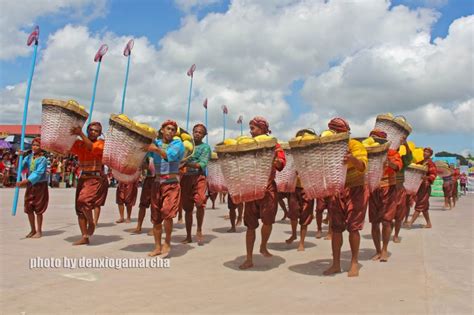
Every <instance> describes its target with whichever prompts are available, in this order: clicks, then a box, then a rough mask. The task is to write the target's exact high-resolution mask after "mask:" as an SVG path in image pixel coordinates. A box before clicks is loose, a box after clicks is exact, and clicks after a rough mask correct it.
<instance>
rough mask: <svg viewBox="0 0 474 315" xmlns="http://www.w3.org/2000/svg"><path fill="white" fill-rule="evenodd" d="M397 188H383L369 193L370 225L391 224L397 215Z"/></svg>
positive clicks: (393, 186) (392, 186) (394, 186)
mask: <svg viewBox="0 0 474 315" xmlns="http://www.w3.org/2000/svg"><path fill="white" fill-rule="evenodd" d="M397 204H398V201H397V186H396V185H391V186H384V187H379V188H377V189H375V190H374V191H373V192H372V193H370V198H369V220H370V223H380V222H382V221H385V222H392V221H393V219H394V218H395V214H396V213H397Z"/></svg>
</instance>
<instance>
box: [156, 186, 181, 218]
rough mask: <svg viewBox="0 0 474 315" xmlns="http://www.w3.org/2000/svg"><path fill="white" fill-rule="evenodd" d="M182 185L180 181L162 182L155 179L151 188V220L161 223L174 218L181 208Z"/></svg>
mask: <svg viewBox="0 0 474 315" xmlns="http://www.w3.org/2000/svg"><path fill="white" fill-rule="evenodd" d="M180 197H181V187H180V185H179V183H170V184H160V183H159V182H157V181H155V182H154V183H153V186H152V190H151V222H152V223H153V224H161V222H163V220H168V219H173V218H175V217H176V214H177V213H178V210H179V202H180Z"/></svg>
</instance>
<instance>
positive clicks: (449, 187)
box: [443, 182, 453, 197]
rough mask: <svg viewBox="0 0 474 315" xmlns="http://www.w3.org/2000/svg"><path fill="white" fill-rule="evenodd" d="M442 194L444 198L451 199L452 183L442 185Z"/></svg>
mask: <svg viewBox="0 0 474 315" xmlns="http://www.w3.org/2000/svg"><path fill="white" fill-rule="evenodd" d="M443 194H444V196H445V197H451V196H452V195H453V182H446V183H443Z"/></svg>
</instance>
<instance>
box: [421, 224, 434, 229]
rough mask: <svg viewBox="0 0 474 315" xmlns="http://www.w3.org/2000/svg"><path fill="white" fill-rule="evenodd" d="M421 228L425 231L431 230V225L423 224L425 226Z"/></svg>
mask: <svg viewBox="0 0 474 315" xmlns="http://www.w3.org/2000/svg"><path fill="white" fill-rule="evenodd" d="M423 227H424V228H425V229H431V227H432V226H431V223H430V224H425V225H423Z"/></svg>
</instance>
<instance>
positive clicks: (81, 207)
mask: <svg viewBox="0 0 474 315" xmlns="http://www.w3.org/2000/svg"><path fill="white" fill-rule="evenodd" d="M104 184H105V183H104V180H103V179H102V177H100V176H90V177H86V176H81V178H79V181H78V182H77V188H76V214H77V215H78V216H83V215H84V212H85V211H92V210H93V209H94V208H96V207H101V206H102V204H101V203H102V201H103V200H102V198H103V190H104V187H103V186H104Z"/></svg>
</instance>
